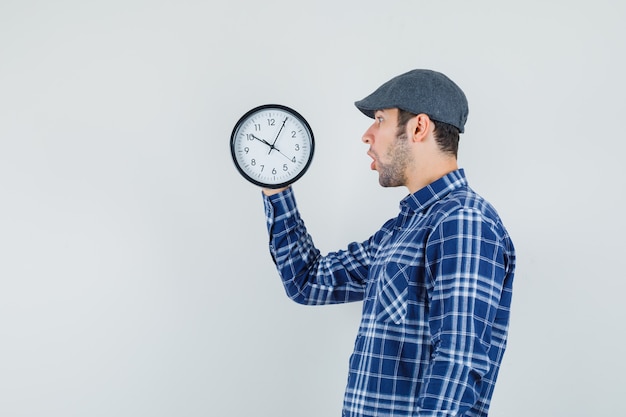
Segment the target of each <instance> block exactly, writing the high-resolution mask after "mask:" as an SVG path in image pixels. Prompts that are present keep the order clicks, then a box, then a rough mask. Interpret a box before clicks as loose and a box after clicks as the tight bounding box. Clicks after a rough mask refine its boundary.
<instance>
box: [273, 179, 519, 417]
mask: <svg viewBox="0 0 626 417" xmlns="http://www.w3.org/2000/svg"><path fill="white" fill-rule="evenodd" d="M264 202H265V210H266V216H267V225H268V230H269V234H270V253H271V254H272V257H273V259H274V261H275V263H276V265H277V268H278V271H279V273H280V276H281V278H282V280H283V283H284V287H285V290H286V292H287V295H288V296H289V297H290V298H291V299H293V300H294V301H296V302H298V303H301V304H309V305H318V304H332V303H343V302H350V301H360V300H363V314H362V319H361V324H360V326H359V331H358V334H357V337H356V342H355V345H354V352H353V354H352V355H351V357H350V370H349V376H348V383H347V388H346V392H345V398H344V409H343V415H344V416H351V417H354V416H420V417H426V416H428V417H435V416H436V417H443V416H472V417H476V416H481V417H483V416H487V411H488V408H489V403H490V399H491V396H492V393H493V388H494V384H495V381H496V377H497V375H498V370H499V367H500V363H501V361H502V356H503V354H504V350H505V347H506V336H507V329H508V325H509V307H510V303H511V290H512V284H513V274H514V269H515V252H514V248H513V244H512V242H511V240H510V238H509V235H508V233H507V231H506V229H505V228H504V226H503V225H502V222H501V220H500V218H499V217H498V214H497V213H496V211H495V210H494V209H493V207H492V206H491V205H489V203H487V202H486V201H485V200H484V199H483V198H481V197H480V196H478V195H477V194H476V193H475V192H474V191H473V190H472V189H471V188H469V186H468V184H467V180H466V178H465V174H464V171H463V170H457V171H454V172H452V173H450V174H448V175H446V176H444V177H443V178H440V179H439V180H437V181H435V182H433V183H432V184H430V185H428V186H426V187H424V188H423V189H421V190H419V191H417V192H416V193H414V194H411V195H409V196H407V197H406V198H404V199H403V200H402V201H401V203H400V214H399V215H398V217H396V218H395V219H391V220H389V221H388V222H386V223H385V224H384V225H383V226H382V228H381V229H380V230H379V231H378V232H376V233H375V234H374V235H372V236H371V237H370V238H369V239H368V240H366V241H364V242H361V243H357V242H353V243H351V244H349V245H348V247H347V248H346V249H345V250H342V251H338V252H333V253H329V254H327V255H325V256H322V255H321V254H320V252H319V251H318V250H317V249H316V248H315V246H314V245H313V241H312V239H311V237H310V236H309V234H308V233H307V231H306V229H305V226H304V223H303V221H302V219H301V218H300V215H299V213H298V210H297V208H296V202H295V199H294V195H293V192H292V190H291V189H288V190H286V191H284V192H282V193H279V194H276V195H273V196H270V197H264Z"/></svg>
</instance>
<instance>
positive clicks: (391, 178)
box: [363, 109, 412, 187]
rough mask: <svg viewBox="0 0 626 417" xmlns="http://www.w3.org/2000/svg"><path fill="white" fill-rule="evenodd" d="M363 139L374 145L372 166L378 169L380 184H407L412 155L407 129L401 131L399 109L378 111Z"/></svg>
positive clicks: (394, 185) (386, 185)
mask: <svg viewBox="0 0 626 417" xmlns="http://www.w3.org/2000/svg"><path fill="white" fill-rule="evenodd" d="M363 142H364V143H367V144H368V145H370V148H369V151H368V152H367V154H368V155H369V156H370V157H371V158H372V159H373V161H372V165H371V169H372V170H376V171H378V182H379V183H380V185H382V186H383V187H398V186H403V185H406V184H407V178H406V170H407V167H408V166H409V164H410V163H411V161H412V157H411V153H410V149H409V141H408V137H407V134H406V132H398V109H385V110H378V111H377V112H376V113H375V114H374V123H373V124H372V126H370V128H369V129H367V131H366V132H365V134H364V135H363Z"/></svg>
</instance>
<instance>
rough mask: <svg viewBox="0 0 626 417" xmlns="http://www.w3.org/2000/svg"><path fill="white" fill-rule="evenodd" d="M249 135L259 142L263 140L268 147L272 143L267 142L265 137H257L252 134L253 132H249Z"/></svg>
mask: <svg viewBox="0 0 626 417" xmlns="http://www.w3.org/2000/svg"><path fill="white" fill-rule="evenodd" d="M250 136H252V137H253V138H254V139H256V140H258V141H259V142H263V143H264V144H266V145H267V146H269V147H270V148H272V144H271V143H269V142H268V141H266V140H265V139H261V138H258V137H256V136H254V135H253V134H250Z"/></svg>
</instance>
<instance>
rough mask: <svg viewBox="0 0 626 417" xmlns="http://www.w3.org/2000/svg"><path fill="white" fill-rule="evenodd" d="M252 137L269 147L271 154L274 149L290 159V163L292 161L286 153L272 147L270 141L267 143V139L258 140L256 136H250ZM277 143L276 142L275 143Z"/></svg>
mask: <svg viewBox="0 0 626 417" xmlns="http://www.w3.org/2000/svg"><path fill="white" fill-rule="evenodd" d="M250 136H252V137H253V138H254V139H256V140H258V141H259V142H263V143H264V144H266V145H267V146H269V147H270V152H271V151H272V149H276V150H277V151H278V153H280V154H281V155H283V156H284V157H285V158H287V159H289V160H290V161H291V160H292V159H291V158H290V157H289V156H287V155H286V154H285V153H284V152H282V151H281V150H280V149H278V148H277V147H276V146H274V145H272V144H271V143H269V142H268V141H266V140H265V139H261V138H258V137H256V136H254V135H253V134H250ZM274 142H276V141H274Z"/></svg>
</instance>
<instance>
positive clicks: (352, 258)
mask: <svg viewBox="0 0 626 417" xmlns="http://www.w3.org/2000/svg"><path fill="white" fill-rule="evenodd" d="M283 191H285V189H283ZM264 194H265V195H266V197H265V198H264V201H265V208H266V220H267V226H268V233H269V237H270V242H269V243H270V253H271V255H272V257H273V259H274V262H275V264H276V267H277V269H278V272H279V274H280V277H281V279H282V281H283V285H284V287H285V290H286V292H287V295H288V296H289V297H290V298H291V299H292V300H294V301H296V302H298V303H301V304H333V303H341V302H349V301H357V300H361V299H362V297H363V291H364V282H365V278H366V277H367V267H366V266H365V264H366V256H365V254H366V252H367V250H366V249H364V247H363V246H364V245H363V244H358V243H352V244H350V245H349V246H348V249H347V250H345V251H339V252H333V253H329V254H328V255H326V256H321V254H320V251H319V250H318V249H317V248H316V247H315V245H314V244H313V239H312V238H311V236H310V235H309V234H308V232H307V230H306V227H305V225H304V222H303V221H302V219H301V218H300V214H299V212H298V210H297V209H296V204H295V199H294V196H293V193H292V191H288V192H284V193H283V192H276V193H273V194H271V196H268V195H267V194H266V193H265V191H264Z"/></svg>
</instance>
